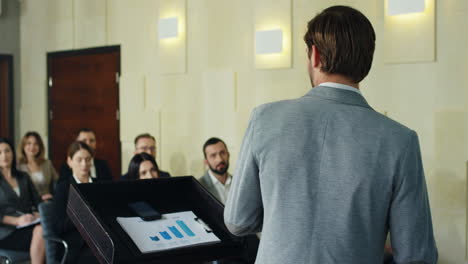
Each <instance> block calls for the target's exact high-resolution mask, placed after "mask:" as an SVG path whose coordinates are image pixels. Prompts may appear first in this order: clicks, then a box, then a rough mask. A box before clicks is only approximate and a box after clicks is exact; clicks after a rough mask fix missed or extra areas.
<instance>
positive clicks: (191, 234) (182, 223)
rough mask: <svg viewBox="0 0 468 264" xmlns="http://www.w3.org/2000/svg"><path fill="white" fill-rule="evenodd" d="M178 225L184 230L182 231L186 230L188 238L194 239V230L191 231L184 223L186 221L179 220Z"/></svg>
mask: <svg viewBox="0 0 468 264" xmlns="http://www.w3.org/2000/svg"><path fill="white" fill-rule="evenodd" d="M176 223H177V224H178V225H179V226H180V228H182V230H184V232H185V234H187V236H191V237H194V236H195V234H194V233H193V232H192V230H190V228H189V227H188V226H187V225H186V224H185V223H184V221H182V220H177V221H176Z"/></svg>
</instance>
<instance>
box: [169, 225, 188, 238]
mask: <svg viewBox="0 0 468 264" xmlns="http://www.w3.org/2000/svg"><path fill="white" fill-rule="evenodd" d="M168 228H169V230H171V232H172V234H174V236H176V237H178V238H183V237H184V235H182V234H181V233H180V231H179V229H177V227H175V226H168Z"/></svg>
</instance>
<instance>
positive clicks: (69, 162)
mask: <svg viewBox="0 0 468 264" xmlns="http://www.w3.org/2000/svg"><path fill="white" fill-rule="evenodd" d="M71 164H72V159H71V158H70V157H67V165H68V167H70V168H71V167H72V166H71Z"/></svg>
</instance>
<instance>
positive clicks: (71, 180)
mask: <svg viewBox="0 0 468 264" xmlns="http://www.w3.org/2000/svg"><path fill="white" fill-rule="evenodd" d="M93 154H94V151H93V149H92V148H91V147H90V146H88V145H87V144H86V143H84V142H81V141H75V142H73V143H72V144H71V145H70V147H69V148H68V154H67V156H68V157H67V163H68V166H70V168H71V172H70V174H68V175H61V176H60V177H61V178H62V179H61V181H59V182H58V183H57V188H56V191H55V197H54V201H55V204H56V208H55V210H56V216H57V220H59V221H58V222H57V223H56V227H57V231H58V233H59V236H60V237H62V238H63V239H64V240H65V241H67V243H68V248H69V250H68V256H67V263H94V262H97V261H96V259H95V258H94V256H92V254H91V251H90V249H89V247H88V246H87V245H86V243H85V242H84V240H83V239H82V238H81V235H80V233H79V232H78V230H77V229H76V228H75V226H74V225H73V223H72V222H71V220H70V218H69V217H68V215H67V212H66V209H67V202H68V193H69V190H70V185H71V184H81V183H92V182H95V181H99V178H97V179H93V178H92V177H91V175H90V170H91V164H92V160H93ZM84 224H86V223H84Z"/></svg>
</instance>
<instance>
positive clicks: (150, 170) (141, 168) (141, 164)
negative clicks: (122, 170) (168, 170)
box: [127, 152, 159, 180]
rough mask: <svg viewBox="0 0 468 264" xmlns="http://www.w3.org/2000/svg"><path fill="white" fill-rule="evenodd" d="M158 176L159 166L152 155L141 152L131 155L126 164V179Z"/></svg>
mask: <svg viewBox="0 0 468 264" xmlns="http://www.w3.org/2000/svg"><path fill="white" fill-rule="evenodd" d="M153 178H159V167H158V164H157V163H156V161H155V160H154V158H153V156H151V155H149V154H148V153H145V152H142V153H139V154H136V155H135V156H133V158H132V160H131V161H130V164H129V165H128V174H127V179H128V180H137V179H153Z"/></svg>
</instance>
